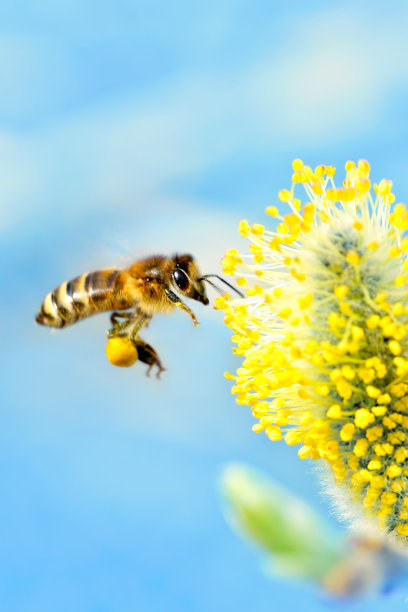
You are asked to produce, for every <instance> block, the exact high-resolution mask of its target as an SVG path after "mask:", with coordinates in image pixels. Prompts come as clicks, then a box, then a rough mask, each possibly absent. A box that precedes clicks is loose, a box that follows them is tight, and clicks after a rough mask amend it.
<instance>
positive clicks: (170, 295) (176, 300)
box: [164, 287, 198, 325]
mask: <svg viewBox="0 0 408 612" xmlns="http://www.w3.org/2000/svg"><path fill="white" fill-rule="evenodd" d="M164 290H165V292H166V295H167V297H168V298H169V300H170V301H171V302H173V304H174V305H175V306H177V307H178V308H181V310H185V311H186V312H188V314H189V315H190V317H191V318H192V319H193V323H194V325H198V321H197V318H196V316H195V314H194V312H193V311H192V310H190V308H189V307H188V306H186V304H184V302H182V301H181V300H180V298H179V297H178V295H176V294H175V293H173V292H172V291H171V290H170V289H168V288H167V287H165V288H164Z"/></svg>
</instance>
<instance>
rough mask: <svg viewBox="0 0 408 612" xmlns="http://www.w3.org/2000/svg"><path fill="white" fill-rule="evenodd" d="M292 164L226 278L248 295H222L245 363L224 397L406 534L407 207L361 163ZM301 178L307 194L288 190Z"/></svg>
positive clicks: (230, 255) (242, 229)
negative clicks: (264, 220) (339, 174)
mask: <svg viewBox="0 0 408 612" xmlns="http://www.w3.org/2000/svg"><path fill="white" fill-rule="evenodd" d="M334 175H335V168H334V167H333V166H318V167H317V168H315V169H312V168H310V167H309V166H305V165H304V164H303V162H302V161H301V160H295V161H294V162H293V176H292V186H291V189H290V190H288V189H283V190H282V191H280V192H279V200H280V202H281V204H280V205H279V206H274V205H273V206H269V207H268V208H267V209H266V212H267V214H268V215H269V216H270V217H272V218H273V220H276V227H275V229H274V230H270V229H266V228H265V227H264V226H263V225H260V224H253V225H250V224H249V223H248V222H247V221H242V222H241V223H240V226H239V233H240V234H241V235H242V236H246V237H247V238H248V239H249V241H250V245H249V249H248V253H246V254H244V253H238V251H237V250H234V249H231V250H230V251H228V252H227V253H226V255H225V258H224V260H223V268H224V272H225V273H227V274H231V275H235V276H236V277H237V284H238V285H239V286H241V288H242V289H243V290H245V292H246V294H245V297H244V298H242V299H232V298H229V297H225V298H219V300H218V303H217V306H218V307H219V308H222V309H224V311H225V322H226V324H227V325H228V326H229V327H230V328H231V329H232V330H233V332H234V335H233V338H232V340H233V342H234V343H235V345H236V347H235V348H234V353H235V354H237V355H240V356H242V357H243V361H242V364H241V366H240V367H239V368H238V369H237V372H236V374H235V375H232V374H228V373H227V374H226V376H227V378H229V379H230V380H234V386H233V388H232V393H234V394H235V395H236V401H237V402H238V404H244V405H248V406H250V407H251V410H252V413H253V416H254V417H255V418H256V419H257V423H256V425H254V427H253V429H254V431H256V432H265V433H266V435H267V436H268V437H269V438H270V439H271V440H280V439H281V438H284V440H285V442H286V443H287V444H290V445H301V446H300V448H299V450H298V454H299V457H300V458H302V459H305V458H311V459H324V460H326V461H327V462H328V464H329V465H330V467H331V469H332V472H333V474H334V477H335V480H336V482H337V483H338V484H340V485H341V486H344V487H347V489H348V490H349V492H350V494H351V497H352V499H353V500H354V501H355V502H357V503H358V504H359V505H360V506H361V507H363V508H364V510H365V512H366V513H367V514H368V515H370V516H372V517H375V518H376V520H377V521H378V523H379V525H380V526H381V527H382V528H383V529H385V530H386V531H387V532H392V533H393V534H394V535H395V536H397V537H398V538H400V539H402V540H404V541H405V542H406V541H407V538H408V444H407V440H408V336H407V330H408V295H407V288H406V285H407V281H408V259H407V253H408V238H405V237H404V236H403V232H404V231H405V230H407V229H408V210H407V209H406V207H405V206H404V205H403V204H396V205H394V200H395V198H394V195H393V194H392V192H391V188H392V183H391V181H388V180H382V181H380V182H379V183H378V184H374V185H372V184H371V181H370V166H369V164H368V162H366V161H365V160H361V161H359V162H358V164H355V163H354V162H347V164H346V174H345V179H344V181H343V182H342V184H341V185H340V186H337V185H336V183H335V181H334ZM298 183H301V184H302V186H303V188H304V191H305V193H306V201H305V202H302V200H301V199H299V198H298V197H295V188H297V186H298Z"/></svg>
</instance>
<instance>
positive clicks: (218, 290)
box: [198, 274, 245, 298]
mask: <svg viewBox="0 0 408 612" xmlns="http://www.w3.org/2000/svg"><path fill="white" fill-rule="evenodd" d="M209 278H218V280H219V281H221V282H222V283H224V285H227V287H229V288H230V289H232V290H233V291H235V293H237V294H238V295H239V297H242V298H243V297H245V296H244V294H243V293H242V292H241V291H238V289H236V288H235V287H234V286H233V285H231V283H229V282H228V281H226V280H225V279H224V278H222V277H221V276H218V274H205V275H204V276H202V277H201V278H199V279H198V280H199V281H206V282H207V283H208V284H209V285H211V287H214V289H215V290H216V291H217V292H218V293H219V294H220V295H224V293H225V292H224V291H223V290H222V289H220V288H219V287H217V285H216V284H215V283H212V282H211V281H210V280H208V279H209Z"/></svg>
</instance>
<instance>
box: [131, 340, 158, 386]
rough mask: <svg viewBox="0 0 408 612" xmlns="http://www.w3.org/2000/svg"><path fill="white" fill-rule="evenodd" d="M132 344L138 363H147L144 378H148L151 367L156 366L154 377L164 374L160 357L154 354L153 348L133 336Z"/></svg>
mask: <svg viewBox="0 0 408 612" xmlns="http://www.w3.org/2000/svg"><path fill="white" fill-rule="evenodd" d="M132 342H133V343H134V345H135V346H136V349H137V355H138V358H139V359H140V361H143V363H147V365H148V366H149V367H148V368H147V370H146V376H150V372H151V370H152V368H153V366H156V367H157V369H158V371H157V374H156V377H157V378H160V374H161V373H162V372H164V370H165V368H163V366H162V363H161V361H160V357H159V355H158V354H157V353H156V351H155V350H154V348H153V347H152V346H151V345H150V344H147V342H145V341H144V340H142V339H141V338H139V337H138V336H136V337H135V336H133V337H132Z"/></svg>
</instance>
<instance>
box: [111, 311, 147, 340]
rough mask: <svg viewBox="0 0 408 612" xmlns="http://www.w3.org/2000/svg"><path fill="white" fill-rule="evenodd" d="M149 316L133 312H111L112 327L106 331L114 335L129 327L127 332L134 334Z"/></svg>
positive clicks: (145, 322)
mask: <svg viewBox="0 0 408 612" xmlns="http://www.w3.org/2000/svg"><path fill="white" fill-rule="evenodd" d="M150 319H151V317H149V316H146V315H143V314H142V313H140V312H138V311H135V312H113V313H112V314H111V316H110V320H111V323H112V329H111V330H109V331H108V336H110V337H111V336H116V335H118V334H121V333H123V332H125V330H126V329H128V328H130V330H129V333H130V334H132V335H136V334H137V332H138V331H139V329H140V328H141V327H142V326H143V325H146V324H147V323H148V322H149V321H150Z"/></svg>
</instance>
